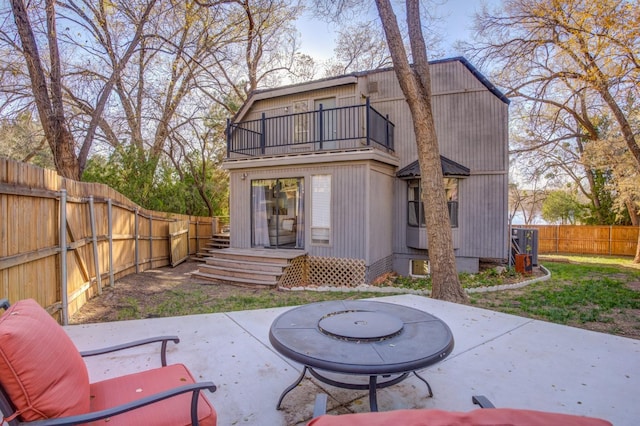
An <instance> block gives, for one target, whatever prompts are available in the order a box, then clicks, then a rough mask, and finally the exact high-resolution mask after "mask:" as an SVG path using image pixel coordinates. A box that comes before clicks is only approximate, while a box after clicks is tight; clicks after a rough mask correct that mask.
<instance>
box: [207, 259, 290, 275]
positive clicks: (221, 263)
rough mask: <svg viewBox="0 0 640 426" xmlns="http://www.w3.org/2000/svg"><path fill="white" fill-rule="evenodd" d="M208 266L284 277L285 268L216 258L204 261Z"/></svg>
mask: <svg viewBox="0 0 640 426" xmlns="http://www.w3.org/2000/svg"><path fill="white" fill-rule="evenodd" d="M204 262H205V263H206V265H204V266H203V268H206V266H215V267H220V268H230V269H239V270H243V271H255V270H259V271H262V272H266V273H273V274H279V275H282V270H283V266H282V265H274V264H273V263H259V262H254V261H252V260H251V261H245V260H236V259H224V258H220V257H216V256H210V257H208V258H206V259H204Z"/></svg>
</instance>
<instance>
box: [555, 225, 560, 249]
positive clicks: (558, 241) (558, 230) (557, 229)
mask: <svg viewBox="0 0 640 426" xmlns="http://www.w3.org/2000/svg"><path fill="white" fill-rule="evenodd" d="M558 253H560V225H556V254H558Z"/></svg>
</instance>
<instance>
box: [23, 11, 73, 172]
mask: <svg viewBox="0 0 640 426" xmlns="http://www.w3.org/2000/svg"><path fill="white" fill-rule="evenodd" d="M11 9H12V11H13V17H14V21H15V23H16V27H17V29H18V34H19V36H20V41H21V44H22V52H23V55H24V59H25V61H26V64H27V68H28V70H29V77H30V79H31V86H32V90H33V95H34V99H35V103H36V106H37V108H38V116H39V117H40V122H41V123H42V128H43V130H44V134H45V137H46V139H47V141H48V143H49V146H50V147H51V151H52V152H53V159H54V162H55V165H56V169H57V171H58V173H60V175H62V176H64V177H67V178H71V179H77V180H78V179H80V174H81V171H80V163H79V161H78V157H77V155H76V153H75V142H74V140H73V135H72V134H71V132H70V131H69V127H68V123H67V120H66V118H65V113H64V103H63V99H62V74H61V64H60V52H59V50H58V40H57V30H56V16H55V14H56V12H55V0H46V1H45V11H46V31H47V43H48V46H49V61H50V64H49V78H47V76H46V73H45V67H44V65H43V61H42V58H41V55H40V51H39V49H38V45H37V43H36V37H35V35H34V32H33V29H32V27H31V22H30V20H29V14H28V13H27V7H26V5H25V4H24V2H23V0H11Z"/></svg>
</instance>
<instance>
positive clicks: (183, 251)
mask: <svg viewBox="0 0 640 426" xmlns="http://www.w3.org/2000/svg"><path fill="white" fill-rule="evenodd" d="M169 247H170V248H171V250H170V256H171V258H170V259H169V262H170V263H171V266H173V267H175V266H177V265H179V264H181V263H182V262H184V261H185V260H187V257H189V221H188V220H179V221H176V222H170V223H169Z"/></svg>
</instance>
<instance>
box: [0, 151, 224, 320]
mask: <svg viewBox="0 0 640 426" xmlns="http://www.w3.org/2000/svg"><path fill="white" fill-rule="evenodd" d="M217 226H218V222H217V219H216V218H212V217H197V216H186V215H179V214H169V213H161V212H155V211H151V210H145V209H143V208H141V207H140V206H138V205H137V204H135V203H133V202H132V201H130V200H129V199H127V198H126V197H125V196H123V195H122V194H120V193H118V192H116V191H114V190H113V189H111V188H109V187H108V186H106V185H102V184H96V183H83V182H76V181H73V180H69V179H64V178H62V177H60V176H58V175H57V174H56V173H55V172H54V171H51V170H44V169H41V168H38V167H34V166H31V165H28V164H23V163H18V162H15V161H11V160H7V159H4V158H0V237H1V238H0V297H2V298H8V299H9V301H11V302H13V301H16V300H20V299H25V298H33V299H35V300H36V301H38V303H40V304H41V305H42V306H44V307H46V308H47V310H48V311H49V312H50V313H51V314H52V315H54V316H55V317H57V319H58V320H59V321H60V322H61V323H62V324H67V323H68V319H69V317H70V316H72V315H73V314H74V313H75V312H76V311H77V310H78V309H80V308H81V307H82V305H84V304H85V303H86V302H87V300H89V299H90V298H91V297H93V296H95V295H96V294H100V293H102V289H103V288H104V287H105V286H113V285H114V281H115V280H117V279H118V278H121V277H123V276H125V275H128V274H131V273H137V272H142V271H144V270H147V269H151V268H157V267H161V266H166V265H170V264H171V265H177V264H178V263H180V262H181V261H183V260H184V259H185V258H186V257H188V256H189V255H190V254H195V253H197V252H199V251H200V250H201V249H203V248H204V245H205V244H206V243H207V242H208V241H209V238H210V237H211V236H212V234H214V233H216V232H218V229H217ZM174 228H175V229H174Z"/></svg>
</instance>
